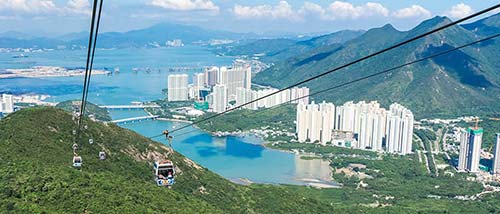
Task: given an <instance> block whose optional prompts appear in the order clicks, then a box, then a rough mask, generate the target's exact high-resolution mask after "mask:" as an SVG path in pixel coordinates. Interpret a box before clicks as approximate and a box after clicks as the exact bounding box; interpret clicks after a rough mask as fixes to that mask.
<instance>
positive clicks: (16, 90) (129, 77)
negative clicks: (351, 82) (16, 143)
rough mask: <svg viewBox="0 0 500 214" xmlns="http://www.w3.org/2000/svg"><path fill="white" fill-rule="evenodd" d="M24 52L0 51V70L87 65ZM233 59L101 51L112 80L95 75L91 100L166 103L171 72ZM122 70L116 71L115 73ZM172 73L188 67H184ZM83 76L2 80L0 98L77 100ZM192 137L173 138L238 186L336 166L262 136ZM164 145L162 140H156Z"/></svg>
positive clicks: (146, 131)
mask: <svg viewBox="0 0 500 214" xmlns="http://www.w3.org/2000/svg"><path fill="white" fill-rule="evenodd" d="M19 54H21V53H20V52H0V71H2V70H5V69H9V68H29V67H33V66H60V67H67V68H81V67H85V60H86V54H87V53H86V50H51V51H41V52H30V53H23V54H24V55H27V56H28V57H25V58H14V57H13V56H16V55H19ZM234 60H235V59H234V58H232V57H223V56H217V55H215V54H214V53H213V52H211V51H210V50H209V49H208V48H207V47H202V46H184V47H176V48H154V49H148V48H126V49H98V50H96V55H95V61H94V68H95V69H107V70H109V71H111V74H110V75H94V76H92V77H91V83H90V90H89V98H88V99H89V101H90V102H93V103H96V104H99V105H125V104H130V103H131V102H137V101H138V102H146V101H151V100H156V99H162V98H164V95H163V93H162V90H163V89H165V88H166V87H167V76H168V75H169V74H172V73H179V72H180V73H187V74H193V73H196V72H201V71H202V69H203V67H205V66H224V65H226V66H227V65H231V64H232V62H233V61H234ZM117 67H118V68H119V72H118V73H115V72H114V69H115V68H117ZM171 68H183V69H184V70H181V71H179V69H171ZM82 85H83V76H76V77H50V78H12V79H0V93H9V94H15V95H21V94H44V95H50V98H49V99H48V100H46V101H48V102H61V101H65V100H70V99H80V98H81V92H82ZM110 115H111V116H112V118H113V119H123V118H130V117H137V116H143V115H146V112H144V111H143V110H111V111H110ZM182 125H184V124H183V123H180V122H171V121H160V120H153V121H143V122H137V123H129V124H122V125H121V126H122V127H124V128H127V129H130V130H133V131H135V132H137V133H139V134H141V135H144V136H146V137H149V136H155V135H158V134H160V133H161V132H162V131H163V130H165V129H172V128H175V127H179V126H182ZM185 131H186V132H189V134H187V135H182V136H179V137H175V136H174V141H173V148H174V149H175V150H176V151H177V152H179V153H181V154H183V155H184V156H186V157H188V158H190V159H192V160H194V161H196V162H197V163H199V164H200V165H202V166H204V167H206V168H208V169H210V170H212V171H214V172H215V173H218V174H219V175H221V176H223V177H225V178H227V179H229V180H231V181H234V182H240V181H242V180H244V181H248V180H249V181H251V182H255V183H268V184H293V185H308V184H310V183H309V181H311V180H315V181H317V182H320V183H325V184H332V185H334V183H332V182H330V178H331V169H330V167H329V163H328V162H326V161H323V160H319V159H315V160H303V159H301V158H300V156H299V155H297V154H294V153H290V152H284V151H278V150H273V149H268V148H266V147H264V146H263V143H264V141H263V140H262V139H260V138H258V137H255V136H252V135H249V136H243V137H240V136H228V137H216V136H212V135H211V134H209V133H207V132H204V131H202V130H199V129H197V128H194V127H190V128H188V129H186V130H185ZM154 140H156V141H158V142H161V143H164V144H166V143H167V142H166V140H165V139H163V138H162V137H160V138H156V139H154Z"/></svg>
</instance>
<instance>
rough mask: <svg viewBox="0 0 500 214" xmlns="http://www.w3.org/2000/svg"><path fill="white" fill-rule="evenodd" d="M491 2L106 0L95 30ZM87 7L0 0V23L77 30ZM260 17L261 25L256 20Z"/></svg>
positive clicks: (372, 16) (293, 20)
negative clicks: (0, 13)
mask: <svg viewBox="0 0 500 214" xmlns="http://www.w3.org/2000/svg"><path fill="white" fill-rule="evenodd" d="M492 4H494V1H492V0H487V1H481V2H477V1H471V0H465V1H461V2H456V1H448V0H447V1H440V2H429V1H424V2H422V1H411V2H391V1H388V0H381V1H376V2H370V1H364V0H357V1H318V0H311V1H295V0H288V1H283V0H282V1H263V0H260V1H252V2H245V1H222V0H220V1H219V0H213V1H211V0H196V1H194V0H182V1H172V0H145V1H132V0H126V1H111V2H109V3H107V4H106V5H105V7H104V14H103V20H102V21H103V23H102V29H101V31H102V32H109V31H118V32H124V31H129V30H134V29H139V28H145V27H149V26H151V25H154V24H157V23H161V22H172V23H180V24H188V25H195V26H200V27H203V28H207V29H215V30H227V31H234V32H255V33H325V32H333V31H338V30H342V29H353V30H357V29H368V28H371V27H375V26H382V25H384V24H386V23H391V24H393V25H395V27H396V28H398V29H400V30H406V29H409V28H411V27H414V26H415V25H417V24H418V23H419V22H420V21H422V20H424V19H428V18H431V17H433V16H447V17H449V18H451V19H457V18H461V17H464V16H466V15H469V14H471V13H473V12H475V11H478V10H480V9H483V8H485V7H488V6H491V5H492ZM90 7H91V4H90V1H88V0H17V1H13V0H8V1H3V2H1V3H0V12H2V15H1V16H0V27H2V29H4V30H3V31H21V32H26V33H31V34H35V35H37V36H40V35H49V34H50V35H52V36H53V35H61V34H66V33H71V32H81V31H85V30H86V29H87V28H88V25H89V23H88V18H89V16H90V9H91V8H90ZM497 12H498V11H497ZM490 15H491V14H490ZM61 17H64V18H61ZM264 20H265V21H266V24H265V25H262V24H261V23H262V21H264Z"/></svg>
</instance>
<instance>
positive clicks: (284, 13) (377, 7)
mask: <svg viewBox="0 0 500 214" xmlns="http://www.w3.org/2000/svg"><path fill="white" fill-rule="evenodd" d="M233 13H234V15H236V17H238V18H245V19H249V18H274V19H278V18H279V19H289V20H295V21H296V20H303V19H304V18H305V17H306V16H316V17H319V18H321V19H323V20H336V19H357V18H360V17H370V16H388V15H389V10H388V9H387V8H385V7H384V6H383V5H381V4H379V3H373V2H368V3H365V4H363V5H360V6H354V5H353V4H351V3H348V2H343V1H335V2H333V3H331V4H330V5H329V6H328V7H327V8H323V7H322V6H320V5H318V4H315V3H312V2H308V1H306V2H304V4H303V5H302V7H301V8H300V9H299V10H296V11H295V10H293V8H292V6H291V5H290V4H289V3H288V2H287V1H283V0H282V1H280V2H279V3H278V4H277V5H275V6H271V5H257V6H242V5H235V7H234V9H233Z"/></svg>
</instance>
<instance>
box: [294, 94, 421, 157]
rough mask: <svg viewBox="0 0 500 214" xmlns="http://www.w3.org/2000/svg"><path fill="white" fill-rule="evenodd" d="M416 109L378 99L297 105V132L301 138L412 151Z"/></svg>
mask: <svg viewBox="0 0 500 214" xmlns="http://www.w3.org/2000/svg"><path fill="white" fill-rule="evenodd" d="M413 122H414V117H413V113H412V112H411V111H410V110H409V109H407V108H405V107H404V106H402V105H400V104H398V103H393V104H391V105H390V107H389V110H386V109H384V108H381V107H380V104H379V103H378V102H377V101H372V102H368V103H367V102H365V101H361V102H358V103H354V102H352V101H351V102H346V103H344V104H343V105H340V106H335V105H334V104H333V103H327V102H325V101H323V102H322V103H320V104H315V103H314V102H312V103H311V104H307V103H306V104H303V103H299V104H298V105H297V116H296V134H297V139H298V141H299V142H302V143H304V142H310V143H315V142H318V143H320V144H322V145H328V144H331V145H334V146H342V147H350V148H356V149H368V150H373V151H379V152H380V151H386V152H389V153H397V154H402V155H406V154H410V153H411V152H412V139H413V137H412V136H413Z"/></svg>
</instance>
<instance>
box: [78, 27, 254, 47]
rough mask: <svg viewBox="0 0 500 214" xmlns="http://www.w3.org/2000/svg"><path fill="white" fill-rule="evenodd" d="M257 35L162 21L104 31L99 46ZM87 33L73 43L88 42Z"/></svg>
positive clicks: (158, 43)
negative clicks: (151, 24)
mask: <svg viewBox="0 0 500 214" xmlns="http://www.w3.org/2000/svg"><path fill="white" fill-rule="evenodd" d="M253 36H255V37H256V35H253V34H240V33H232V32H227V31H216V30H207V29H203V28H200V27H195V26H188V25H180V24H170V23H160V24H157V25H154V26H151V27H149V28H145V29H140V30H133V31H128V32H125V33H117V32H110V33H103V34H100V35H99V42H98V46H99V47H103V48H113V47H114V48H123V47H147V46H156V45H160V46H165V43H166V42H167V41H169V40H174V39H180V40H182V41H183V42H184V43H185V44H192V43H197V42H207V41H210V40H213V39H233V40H239V39H244V38H251V37H253ZM87 37H88V36H87V35H83V37H82V38H80V39H75V40H73V41H71V42H70V44H71V45H82V44H85V42H87V40H88V38H87Z"/></svg>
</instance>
